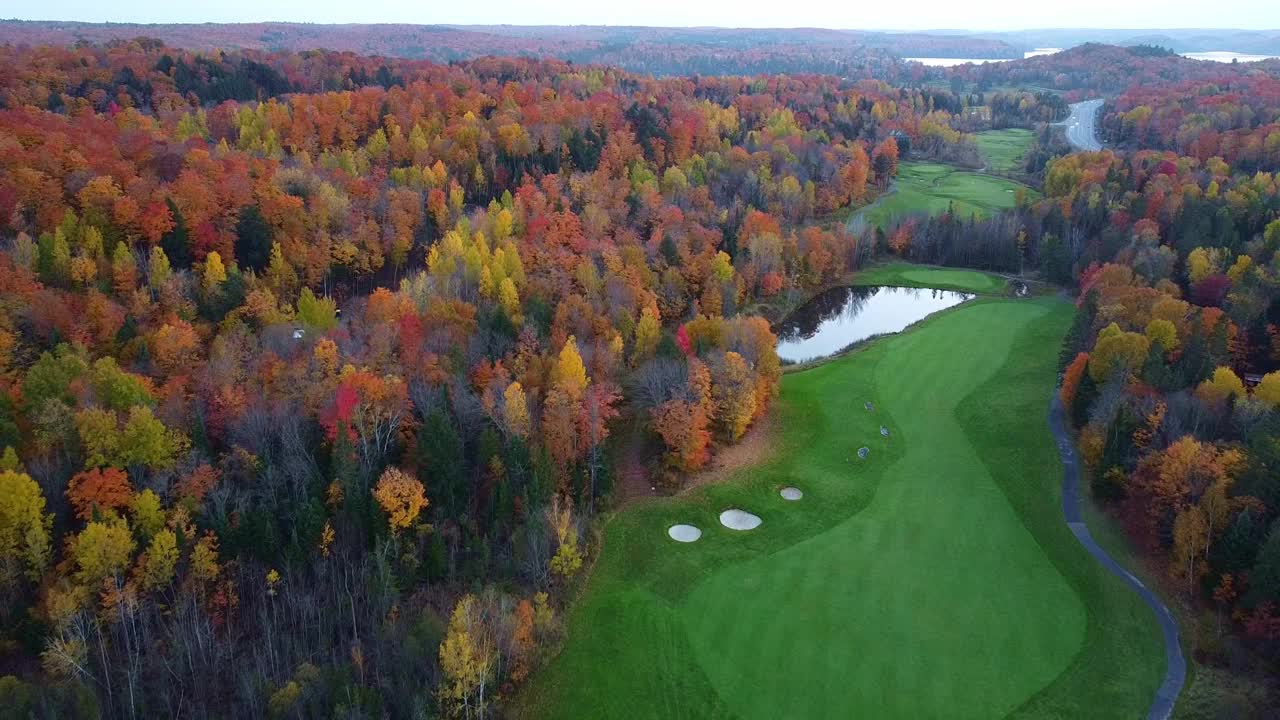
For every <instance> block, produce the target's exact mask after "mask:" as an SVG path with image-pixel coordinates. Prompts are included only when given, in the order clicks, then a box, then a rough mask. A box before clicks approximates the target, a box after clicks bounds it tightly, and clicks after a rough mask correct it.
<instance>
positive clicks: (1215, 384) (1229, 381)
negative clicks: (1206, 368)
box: [1196, 367, 1245, 403]
mask: <svg viewBox="0 0 1280 720" xmlns="http://www.w3.org/2000/svg"><path fill="white" fill-rule="evenodd" d="M1196 395H1198V396H1200V398H1201V399H1202V400H1204V401H1206V402H1211V403H1220V402H1224V401H1226V399H1227V398H1229V397H1230V398H1235V399H1237V400H1239V399H1241V398H1243V397H1244V396H1245V389H1244V382H1243V381H1241V380H1240V376H1239V375H1236V374H1235V371H1233V370H1232V369H1231V368H1228V367H1220V368H1218V369H1216V370H1214V371H1213V377H1212V378H1210V379H1208V380H1205V381H1204V382H1202V383H1200V385H1199V387H1197V388H1196Z"/></svg>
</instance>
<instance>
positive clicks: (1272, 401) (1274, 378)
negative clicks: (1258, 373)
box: [1253, 370, 1280, 408]
mask: <svg viewBox="0 0 1280 720" xmlns="http://www.w3.org/2000/svg"><path fill="white" fill-rule="evenodd" d="M1253 396H1254V397H1255V398H1257V399H1258V400H1260V401H1261V402H1263V403H1266V405H1267V406H1268V407H1272V408H1276V407H1280V370H1278V371H1276V372H1269V373H1267V374H1266V375H1263V376H1262V382H1260V383H1258V386H1257V387H1255V388H1254V389H1253Z"/></svg>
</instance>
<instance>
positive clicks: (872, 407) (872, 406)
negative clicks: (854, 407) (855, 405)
mask: <svg viewBox="0 0 1280 720" xmlns="http://www.w3.org/2000/svg"><path fill="white" fill-rule="evenodd" d="M862 407H864V408H866V409H867V412H871V411H872V410H875V409H876V406H875V405H872V404H871V403H866V404H864V405H863V406H862Z"/></svg>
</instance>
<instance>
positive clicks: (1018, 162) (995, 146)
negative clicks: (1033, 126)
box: [974, 128, 1036, 173]
mask: <svg viewBox="0 0 1280 720" xmlns="http://www.w3.org/2000/svg"><path fill="white" fill-rule="evenodd" d="M974 138H975V139H976V140H977V142H978V152H980V153H982V156H983V158H985V159H986V161H987V167H989V168H990V169H991V170H992V171H993V172H1002V173H1007V172H1015V171H1019V170H1022V168H1023V167H1024V165H1025V164H1026V159H1027V151H1028V150H1030V149H1031V145H1032V143H1034V142H1035V140H1036V134H1035V133H1033V132H1031V131H1030V130H1025V129H1023V128H1008V129H1005V130H987V131H985V132H980V133H977V134H976V135H975V136H974Z"/></svg>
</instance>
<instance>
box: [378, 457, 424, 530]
mask: <svg viewBox="0 0 1280 720" xmlns="http://www.w3.org/2000/svg"><path fill="white" fill-rule="evenodd" d="M373 497H374V499H376V500H377V501H378V506H379V507H381V508H382V511H383V512H385V513H386V514H387V524H388V525H389V526H390V527H391V534H392V535H395V534H397V533H399V532H400V531H401V530H403V529H405V528H408V527H411V526H412V525H413V523H414V521H416V520H417V519H418V514H419V513H421V512H422V510H423V508H425V507H426V506H427V494H426V491H425V490H424V489H423V487H422V483H420V482H418V480H417V478H415V477H413V476H412V475H409V474H408V473H406V472H404V471H403V470H401V469H399V468H395V467H390V468H387V469H386V470H385V471H383V473H382V476H381V477H379V478H378V484H377V485H376V486H375V487H374V489H373Z"/></svg>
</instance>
